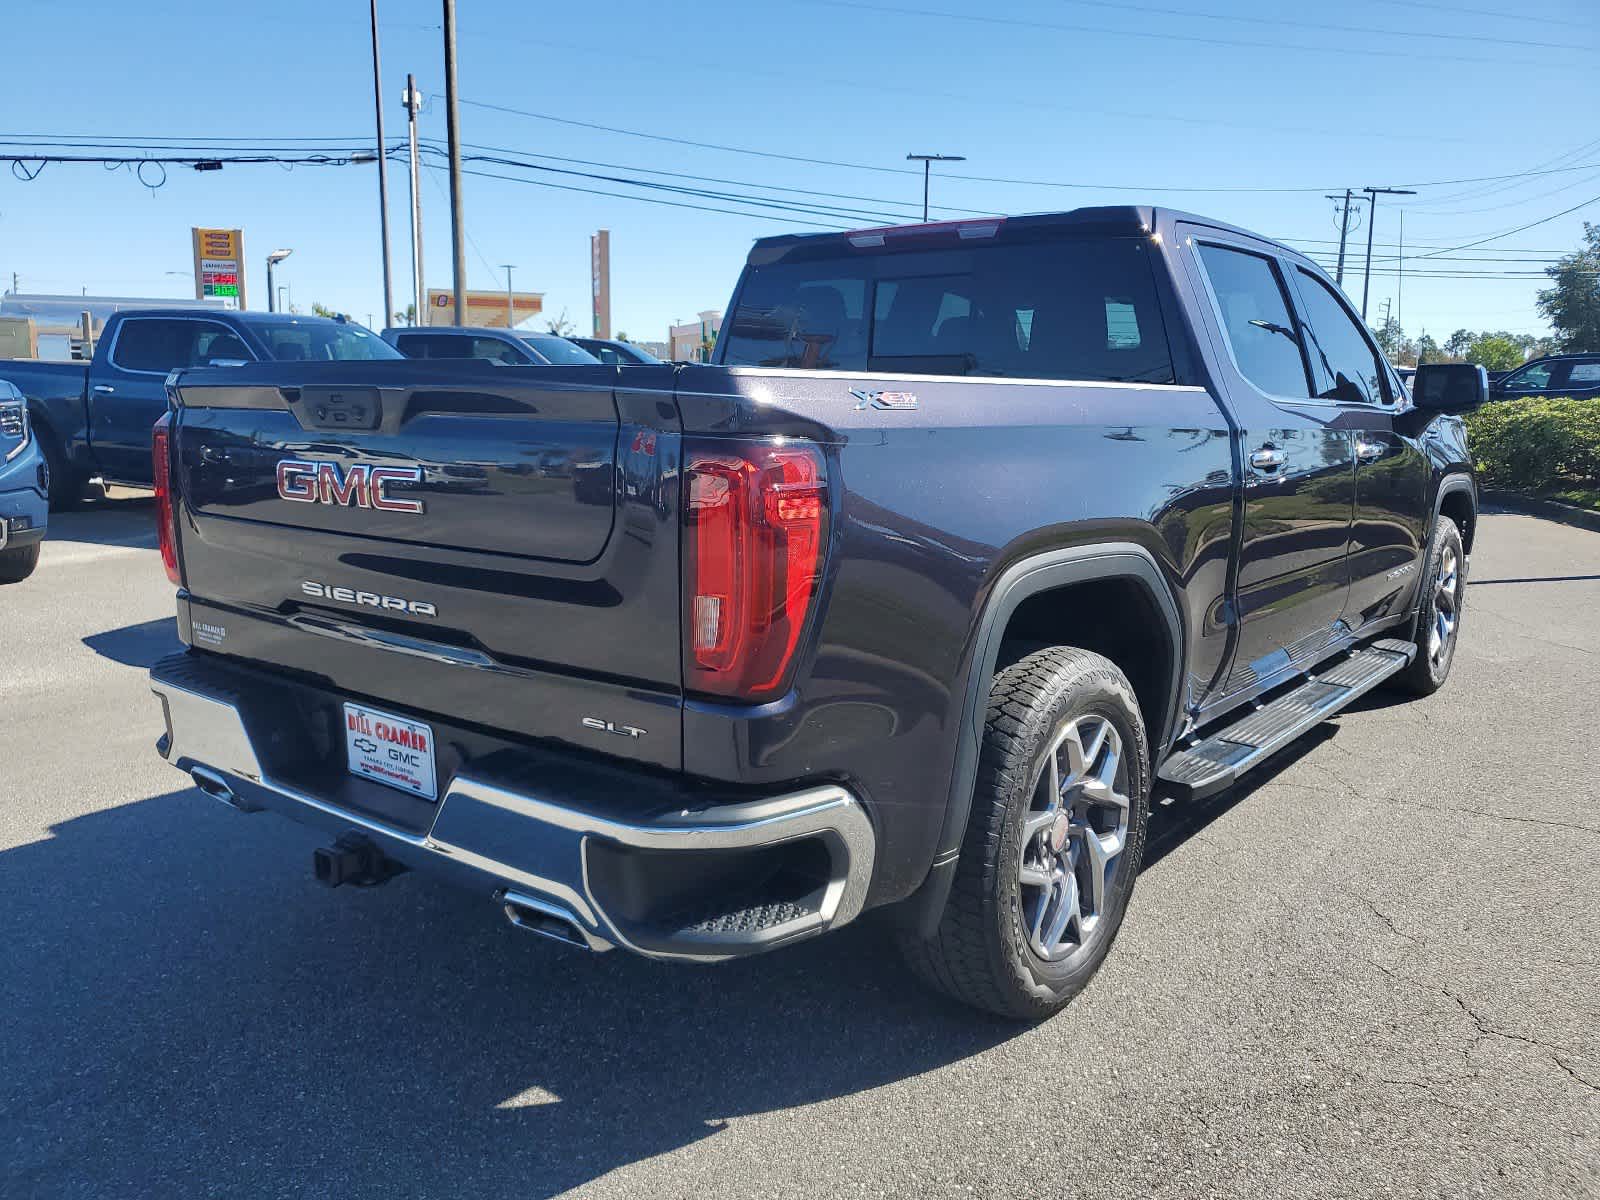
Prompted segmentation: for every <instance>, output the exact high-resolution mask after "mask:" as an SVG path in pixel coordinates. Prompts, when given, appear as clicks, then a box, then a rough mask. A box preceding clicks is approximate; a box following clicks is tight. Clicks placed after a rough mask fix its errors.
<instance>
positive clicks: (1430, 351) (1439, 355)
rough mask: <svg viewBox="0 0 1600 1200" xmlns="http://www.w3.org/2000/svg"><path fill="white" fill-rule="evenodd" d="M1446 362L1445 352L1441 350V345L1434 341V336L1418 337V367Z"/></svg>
mask: <svg viewBox="0 0 1600 1200" xmlns="http://www.w3.org/2000/svg"><path fill="white" fill-rule="evenodd" d="M1443 361H1444V351H1443V350H1441V349H1439V343H1438V342H1436V341H1434V340H1433V334H1431V333H1420V334H1418V335H1417V365H1418V366H1421V365H1422V364H1423V363H1436V362H1443Z"/></svg>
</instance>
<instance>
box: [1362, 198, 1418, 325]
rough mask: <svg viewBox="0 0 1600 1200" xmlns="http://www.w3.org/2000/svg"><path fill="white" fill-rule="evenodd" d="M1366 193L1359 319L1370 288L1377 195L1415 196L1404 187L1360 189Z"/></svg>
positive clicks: (1376, 217)
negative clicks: (1363, 272) (1363, 265)
mask: <svg viewBox="0 0 1600 1200" xmlns="http://www.w3.org/2000/svg"><path fill="white" fill-rule="evenodd" d="M1361 190H1362V191H1363V192H1365V193H1366V194H1367V270H1366V277H1365V278H1364V279H1363V280H1362V281H1361V319H1362V320H1363V321H1365V320H1366V319H1367V294H1368V293H1369V292H1370V291H1371V290H1372V230H1373V228H1374V227H1375V226H1376V225H1377V224H1378V197H1379V196H1415V195H1416V192H1413V191H1409V190H1407V189H1406V188H1375V187H1366V188H1362V189H1361Z"/></svg>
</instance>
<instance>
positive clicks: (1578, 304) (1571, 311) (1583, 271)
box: [1539, 221, 1600, 351]
mask: <svg viewBox="0 0 1600 1200" xmlns="http://www.w3.org/2000/svg"><path fill="white" fill-rule="evenodd" d="M1583 243H1584V244H1583V246H1582V247H1581V248H1580V249H1578V250H1575V251H1574V252H1573V253H1571V254H1568V255H1567V256H1566V257H1564V258H1562V259H1560V260H1559V261H1557V263H1556V264H1555V266H1553V267H1546V268H1545V271H1544V273H1545V274H1546V275H1548V276H1550V278H1551V280H1552V281H1553V284H1554V286H1552V287H1548V288H1545V289H1544V290H1543V291H1541V292H1540V293H1539V313H1540V315H1542V316H1543V317H1544V318H1545V319H1546V320H1547V321H1549V322H1550V324H1551V326H1552V328H1554V329H1555V332H1556V344H1557V346H1558V347H1559V348H1560V349H1562V350H1568V351H1570V350H1596V349H1600V225H1592V224H1590V223H1589V222H1588V221H1585V222H1584V223H1583Z"/></svg>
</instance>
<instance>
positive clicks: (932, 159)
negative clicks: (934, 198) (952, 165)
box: [906, 154, 967, 225]
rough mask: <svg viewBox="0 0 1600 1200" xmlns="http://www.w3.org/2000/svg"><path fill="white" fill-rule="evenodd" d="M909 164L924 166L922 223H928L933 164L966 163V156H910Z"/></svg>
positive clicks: (908, 158)
mask: <svg viewBox="0 0 1600 1200" xmlns="http://www.w3.org/2000/svg"><path fill="white" fill-rule="evenodd" d="M906 161H907V162H919V163H921V164H922V223H923V224H924V225H926V224H927V223H928V174H929V167H930V165H931V164H933V163H936V162H966V161H967V159H966V155H964V154H908V155H906Z"/></svg>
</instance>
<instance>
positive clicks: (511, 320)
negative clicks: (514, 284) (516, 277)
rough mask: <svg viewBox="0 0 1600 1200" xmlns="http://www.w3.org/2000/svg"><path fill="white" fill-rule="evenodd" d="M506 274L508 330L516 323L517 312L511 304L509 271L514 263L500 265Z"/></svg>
mask: <svg viewBox="0 0 1600 1200" xmlns="http://www.w3.org/2000/svg"><path fill="white" fill-rule="evenodd" d="M500 265H501V266H502V267H504V268H505V272H506V328H507V329H510V328H512V327H513V326H515V325H516V323H517V311H516V308H515V306H514V305H513V304H512V302H511V269H512V268H513V267H515V266H516V265H517V264H516V263H501V264H500Z"/></svg>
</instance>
